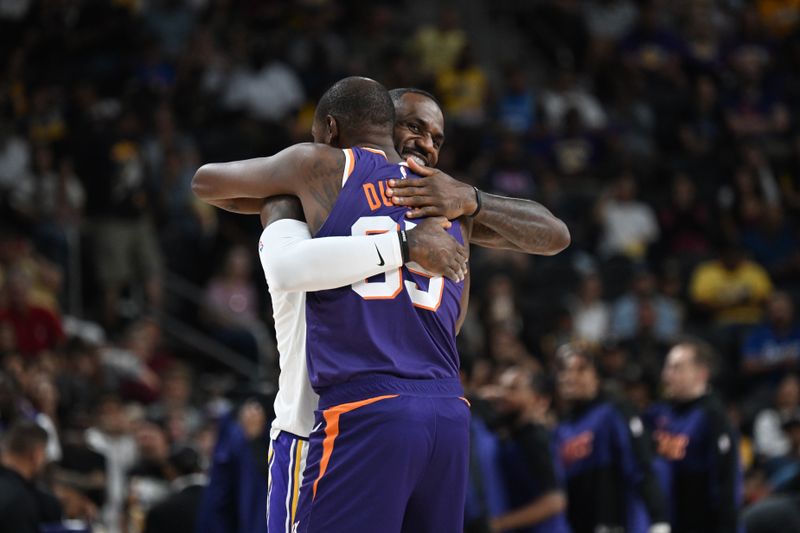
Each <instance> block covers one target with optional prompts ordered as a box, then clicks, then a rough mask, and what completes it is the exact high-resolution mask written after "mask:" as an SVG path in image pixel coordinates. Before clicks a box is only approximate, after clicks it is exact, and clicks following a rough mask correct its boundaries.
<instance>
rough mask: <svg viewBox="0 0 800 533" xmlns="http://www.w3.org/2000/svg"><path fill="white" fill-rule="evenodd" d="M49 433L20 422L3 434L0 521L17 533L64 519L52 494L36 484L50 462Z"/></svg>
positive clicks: (35, 530)
mask: <svg viewBox="0 0 800 533" xmlns="http://www.w3.org/2000/svg"><path fill="white" fill-rule="evenodd" d="M46 445H47V433H46V432H45V431H44V430H43V429H42V428H40V427H39V426H37V425H36V424H34V423H33V422H19V423H17V424H15V425H13V426H12V427H11V428H10V429H9V430H8V432H7V433H6V434H4V435H3V446H2V460H1V461H0V462H1V463H2V464H1V465H0V523H2V524H3V528H5V529H7V530H8V531H14V532H15V533H39V532H40V531H41V529H40V527H41V526H42V525H44V524H47V523H53V522H58V521H60V520H61V508H60V506H59V504H58V501H57V500H56V499H55V497H54V496H53V495H51V494H48V493H45V492H42V491H41V490H40V489H38V488H37V487H36V485H35V480H36V477H37V476H38V475H39V474H40V473H41V471H42V470H43V469H44V467H45V464H46V458H45V446H46Z"/></svg>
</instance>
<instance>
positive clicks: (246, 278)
mask: <svg viewBox="0 0 800 533" xmlns="http://www.w3.org/2000/svg"><path fill="white" fill-rule="evenodd" d="M252 268H253V257H252V254H251V253H250V251H249V250H247V249H246V248H245V247H244V246H234V247H232V248H231V249H230V250H229V251H228V254H227V257H226V258H225V264H224V266H223V269H222V272H220V273H219V275H218V276H217V277H215V278H213V279H211V281H209V283H208V286H207V287H206V292H205V306H204V314H205V321H206V323H207V324H208V325H209V326H210V327H211V328H212V330H211V331H212V333H213V335H214V336H215V337H216V338H217V339H218V340H219V341H220V342H222V343H224V344H226V345H228V346H231V347H233V348H235V349H237V350H238V351H239V353H243V354H245V355H247V356H248V357H250V358H251V359H252V360H254V361H256V360H257V359H258V346H257V344H256V339H255V337H254V336H253V334H252V332H251V330H252V328H254V327H255V324H256V322H257V320H258V297H257V295H256V288H255V286H254V284H253V280H252Z"/></svg>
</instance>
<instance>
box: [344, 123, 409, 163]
mask: <svg viewBox="0 0 800 533" xmlns="http://www.w3.org/2000/svg"><path fill="white" fill-rule="evenodd" d="M340 141H341V142H340V145H341V146H342V147H345V146H359V147H361V148H372V149H374V150H380V151H381V152H383V153H384V154H386V159H387V160H388V161H389V162H390V163H399V162H401V161H402V160H403V158H402V157H400V154H398V153H397V150H396V149H395V147H394V140H393V139H392V136H391V134H390V133H387V132H384V131H362V132H359V133H357V134H354V135H352V136H350V135H347V134H346V133H345V132H342V137H341V139H340Z"/></svg>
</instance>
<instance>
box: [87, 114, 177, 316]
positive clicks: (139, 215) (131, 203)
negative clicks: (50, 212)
mask: <svg viewBox="0 0 800 533" xmlns="http://www.w3.org/2000/svg"><path fill="white" fill-rule="evenodd" d="M97 148H98V152H99V153H97V154H96V155H95V157H98V158H104V159H105V162H104V164H102V165H100V167H99V168H98V169H97V170H98V171H99V172H98V174H94V173H92V175H90V176H87V179H91V180H92V183H91V186H90V187H88V188H87V191H88V193H89V194H88V197H87V204H88V205H89V206H91V208H92V211H91V214H92V215H93V217H92V221H93V229H94V231H93V238H94V252H95V257H94V259H95V264H96V266H97V274H98V278H99V281H100V284H101V287H102V290H103V309H104V313H103V322H104V324H105V325H106V326H107V327H111V328H118V327H119V315H118V312H119V311H118V305H119V301H120V297H121V295H122V292H123V290H125V289H131V288H132V284H136V286H139V287H143V288H144V293H145V294H144V296H145V299H146V301H147V303H148V304H149V305H153V306H157V305H159V303H160V299H161V251H160V249H159V248H158V245H157V242H156V239H155V232H154V231H153V226H152V223H153V221H152V212H151V209H152V207H151V206H152V190H151V187H150V185H151V184H150V182H149V178H148V175H147V168H146V166H145V162H144V159H143V157H142V147H141V125H140V120H139V118H138V117H137V116H136V114H135V113H134V112H133V111H132V110H126V111H125V112H124V113H123V114H122V116H121V117H120V118H119V120H118V121H117V124H116V130H115V131H114V134H113V136H112V137H111V138H110V139H104V140H102V141H101V142H100V143H99V146H98V147H97Z"/></svg>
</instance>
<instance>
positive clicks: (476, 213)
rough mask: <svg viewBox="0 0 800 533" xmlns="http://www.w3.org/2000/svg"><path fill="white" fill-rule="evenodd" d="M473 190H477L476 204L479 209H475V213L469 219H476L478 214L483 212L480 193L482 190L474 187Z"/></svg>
mask: <svg viewBox="0 0 800 533" xmlns="http://www.w3.org/2000/svg"><path fill="white" fill-rule="evenodd" d="M472 188H473V189H475V202H476V203H477V204H478V207H476V208H475V212H474V213H472V214H471V215H470V216H469V217H470V218H475V217H476V216H477V215H478V213H480V212H481V207H482V205H481V191H480V189H478V188H477V187H476V186H474V185H473V186H472Z"/></svg>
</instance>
